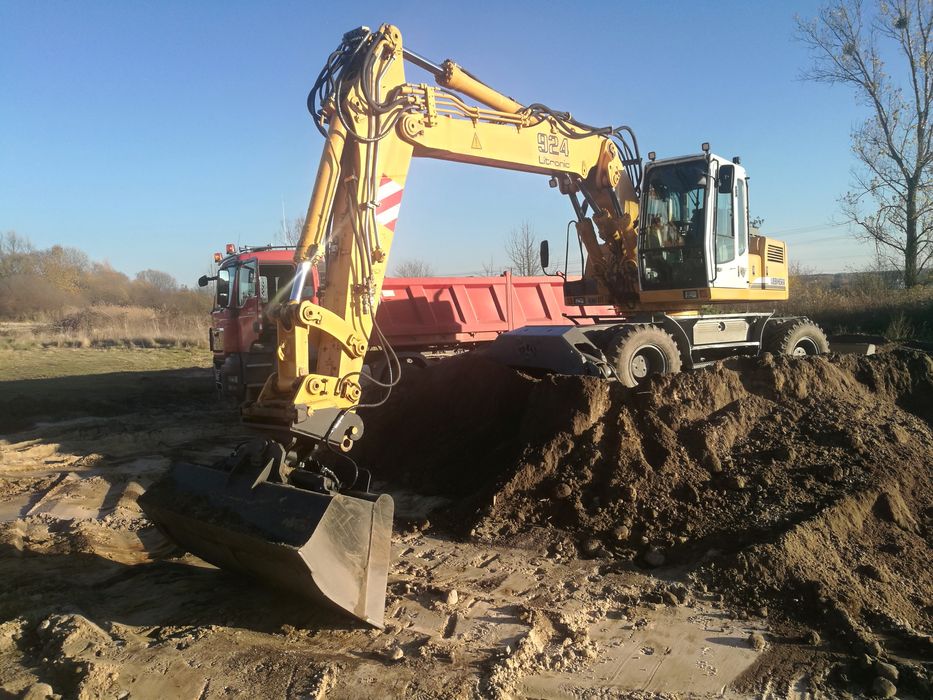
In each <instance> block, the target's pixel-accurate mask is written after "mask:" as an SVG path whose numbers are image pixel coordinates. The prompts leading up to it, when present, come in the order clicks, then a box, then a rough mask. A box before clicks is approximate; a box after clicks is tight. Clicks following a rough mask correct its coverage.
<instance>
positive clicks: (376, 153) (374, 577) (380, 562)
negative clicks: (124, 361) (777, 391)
mask: <svg viewBox="0 0 933 700" xmlns="http://www.w3.org/2000/svg"><path fill="white" fill-rule="evenodd" d="M406 63H409V64H412V65H414V66H416V67H417V68H419V69H422V70H423V71H426V72H427V73H428V74H430V75H431V76H432V77H433V79H434V81H435V83H436V85H429V84H425V83H417V84H416V83H409V82H407V81H406V78H405V65H406ZM308 106H309V110H310V111H311V113H312V115H313V117H314V119H315V123H316V125H317V126H318V128H319V129H320V131H321V133H322V134H323V135H324V136H325V137H326V142H325V145H324V149H323V153H322V155H321V161H320V165H319V167H318V172H317V179H316V181H315V184H314V190H313V192H312V195H311V201H310V205H309V207H308V214H307V218H306V220H305V226H304V229H303V231H302V234H301V240H300V241H299V243H298V246H297V250H296V252H295V261H296V264H297V274H296V276H295V279H294V282H293V284H292V287H291V293H290V296H289V298H288V299H287V300H285V301H284V302H282V303H281V304H280V305H278V306H277V307H276V308H275V310H274V312H273V317H274V320H275V323H276V325H277V337H278V340H277V348H276V356H277V357H276V359H277V368H276V372H275V373H274V374H273V375H272V376H270V378H269V379H268V381H267V382H266V384H265V386H264V387H263V389H262V391H261V392H260V394H259V396H258V398H257V399H256V400H255V401H253V402H251V403H247V404H245V405H244V406H243V407H242V409H241V414H242V419H243V422H244V424H245V425H247V426H249V427H250V428H253V429H255V430H257V431H258V432H259V435H260V436H259V437H257V438H256V439H255V440H252V441H249V442H247V443H245V444H243V445H241V446H239V447H238V448H237V449H236V450H235V451H234V452H233V454H232V455H231V456H230V457H229V458H227V459H225V460H223V461H222V462H220V463H218V464H214V465H210V466H200V465H194V464H176V465H173V467H172V468H171V470H170V471H169V473H168V474H167V475H166V476H165V477H164V478H163V479H162V480H161V481H159V482H158V483H156V484H155V485H153V487H152V488H151V489H149V491H148V492H147V493H146V494H145V495H144V496H143V497H142V498H141V499H140V503H141V505H142V507H143V508H144V510H145V512H146V513H147V515H148V516H149V517H150V519H152V520H153V521H154V522H155V523H156V524H157V525H158V526H159V527H160V528H161V529H162V530H163V531H164V532H165V533H166V534H167V535H168V536H169V537H170V538H171V539H172V540H174V541H175V542H176V543H177V544H178V545H180V546H181V547H182V548H184V549H186V550H187V551H190V552H192V553H194V554H197V555H198V556H200V557H201V558H203V559H205V560H206V561H208V562H211V563H213V564H215V565H217V566H220V567H222V568H225V569H230V570H233V571H239V572H243V573H246V574H250V575H253V576H257V577H259V578H261V579H263V580H265V581H267V582H269V583H272V584H274V585H276V586H279V587H280V588H284V589H286V590H289V591H292V592H294V593H297V594H299V595H305V596H312V597H316V598H318V599H321V600H324V601H327V602H328V603H330V604H333V605H336V606H337V607H339V608H341V609H343V610H345V611H346V612H348V613H350V614H351V615H353V616H355V617H357V618H359V619H360V620H364V621H366V622H368V623H370V624H372V625H375V626H381V625H382V623H383V612H384V604H385V589H386V581H387V575H388V568H389V559H390V541H391V531H392V517H393V502H392V499H391V497H390V496H388V495H386V494H381V495H379V494H374V493H371V492H370V484H369V480H370V477H369V474H368V473H367V472H366V471H365V470H363V469H361V468H359V467H358V465H357V464H356V463H355V462H354V460H353V459H352V457H351V455H350V451H351V448H352V447H353V444H354V442H355V441H357V440H358V439H359V438H360V437H361V436H362V434H363V423H362V420H361V418H360V416H359V415H358V414H357V412H356V411H357V409H358V408H360V407H361V401H362V397H363V389H364V388H365V387H366V384H367V383H369V384H371V385H372V386H373V387H374V389H375V392H374V393H378V392H379V391H381V392H383V394H385V393H387V392H388V391H390V390H391V387H392V386H393V385H394V384H396V383H397V382H398V379H399V375H400V372H401V366H400V363H399V362H398V359H397V358H396V357H395V356H394V354H393V353H392V350H391V347H390V346H389V344H388V343H387V342H386V340H385V338H384V336H383V334H382V332H381V331H380V329H379V326H378V324H377V323H376V321H375V317H376V309H377V307H378V304H379V299H380V293H381V287H382V282H383V278H384V276H385V274H386V270H387V266H388V262H389V256H390V251H391V248H392V240H393V238H394V235H395V224H396V220H397V219H398V213H399V207H400V204H401V201H402V196H403V193H404V190H405V185H406V180H407V176H408V168H409V165H410V163H411V160H412V158H413V157H419V158H437V159H442V160H448V161H456V162H459V163H464V164H468V165H481V166H487V167H492V168H503V169H507V170H517V171H522V172H527V173H535V174H539V175H544V176H546V177H547V178H548V182H549V184H550V186H551V187H553V188H556V189H557V190H559V192H560V193H561V194H563V195H565V196H567V197H568V199H569V200H570V203H571V206H572V209H573V212H574V215H575V226H576V237H577V239H578V245H579V247H580V249H581V256H582V257H583V258H585V261H586V262H585V266H584V267H583V269H582V271H581V272H582V275H579V276H578V277H579V278H578V279H575V278H574V277H577V276H575V275H570V274H569V272H568V270H567V269H566V268H565V270H564V272H563V273H562V274H564V277H565V283H564V290H565V296H566V298H567V301H568V303H569V304H572V305H576V306H578V307H580V308H584V309H585V308H586V307H587V306H593V305H611V307H613V308H615V310H616V313H615V314H614V315H612V316H611V317H599V318H595V319H590V323H588V324H587V325H585V326H584V325H580V326H570V327H567V326H560V327H540V326H539V327H527V328H523V329H519V330H517V331H513V332H511V333H507V334H504V335H502V336H500V338H499V340H497V341H496V342H495V343H494V344H493V347H492V348H490V354H491V355H492V356H494V357H498V358H500V359H501V360H502V361H504V362H506V363H508V364H511V365H513V366H518V367H525V368H529V369H540V370H548V371H557V372H565V373H571V374H591V375H596V376H603V377H606V378H607V379H611V380H618V381H621V382H623V383H624V384H627V385H629V386H634V385H636V384H638V383H639V382H640V381H643V380H644V379H645V378H646V377H647V376H649V375H651V374H656V373H668V372H676V371H678V370H680V369H681V368H693V367H699V366H702V365H703V364H704V363H708V362H712V361H715V360H717V359H721V358H723V357H726V356H729V355H735V354H751V355H754V354H758V353H759V352H762V351H766V350H768V351H772V352H779V353H788V354H798V355H800V354H816V353H820V352H826V351H827V350H828V345H827V342H826V338H825V336H824V335H823V333H822V331H820V329H819V328H818V327H817V326H815V325H814V324H812V323H811V322H809V321H808V320H806V319H801V318H775V317H774V316H773V314H772V313H768V312H744V313H722V314H711V313H708V310H709V308H710V307H711V306H712V305H716V304H730V305H733V306H736V305H745V304H746V303H747V302H776V301H780V300H784V299H786V298H787V293H788V284H787V282H788V279H787V278H788V275H787V251H786V247H785V245H784V243H782V242H780V241H777V240H773V239H769V238H765V237H763V236H760V235H757V234H756V233H755V232H754V230H753V229H751V228H750V226H749V218H748V185H747V182H748V178H747V175H746V173H745V170H744V168H743V167H742V165H741V164H740V161H739V159H738V158H733V159H724V158H721V157H719V156H717V155H714V154H712V153H710V151H709V147H708V145H707V144H703V147H702V149H701V152H699V153H697V154H695V155H690V156H686V157H681V158H670V159H665V160H658V159H656V158H655V155H654V153H649V154H648V161H647V163H643V159H642V158H641V154H640V151H639V148H638V144H637V141H636V139H635V134H634V132H633V131H632V130H631V129H630V128H629V127H627V126H621V127H616V128H612V127H606V128H596V127H592V126H589V125H587V124H584V123H582V122H580V121H577V120H576V119H575V118H574V117H573V116H571V114H570V113H568V112H560V111H557V110H554V109H551V108H549V107H547V106H545V105H542V104H529V105H523V104H521V103H519V102H517V101H515V100H513V99H512V98H510V97H507V96H506V95H504V94H502V93H500V92H498V91H496V90H494V89H493V88H491V87H489V86H488V85H486V84H484V83H482V82H481V81H479V80H478V79H477V78H475V77H474V76H473V75H471V74H470V73H469V72H467V71H466V70H464V69H463V68H462V67H460V66H459V65H457V64H456V63H454V62H452V61H449V60H448V61H445V62H443V63H441V64H435V63H433V62H432V61H429V60H427V59H426V58H424V57H422V56H420V55H418V54H416V53H414V52H412V51H410V50H409V49H407V48H405V47H404V46H403V44H402V36H401V33H400V32H399V30H398V29H397V28H396V27H394V26H392V25H388V24H386V25H383V26H381V27H379V29H378V30H376V31H371V30H369V29H368V28H365V27H363V28H359V29H356V30H354V31H351V32H349V33H347V34H346V35H344V37H343V40H342V41H341V43H340V45H339V46H338V47H337V49H336V50H335V51H334V52H333V53H332V54H331V55H330V56H329V57H328V59H327V62H326V64H325V66H324V68H323V69H322V71H321V73H320V75H319V76H318V78H317V81H316V82H315V84H314V87H313V89H312V91H311V93H310V95H309V97H308ZM643 165H644V167H643ZM568 244H569V240H568ZM541 256H542V264H543V265H544V267H547V266H548V262H549V260H548V257H549V256H548V249H547V245H546V244H544V245H542V250H541ZM322 261H325V262H326V267H327V273H326V288H325V289H324V290H323V291H322V292H321V293H320V294H319V297H318V302H319V303H315V302H314V301H313V300H311V299H309V298H308V295H307V294H306V293H305V286H306V282H307V281H308V280H309V275H310V270H311V269H312V267H313V266H315V265H318V264H320V263H321V262H322ZM603 308H605V306H603ZM370 345H374V346H378V347H380V348H382V350H383V352H384V353H385V355H386V363H387V365H388V372H387V374H382V375H381V376H382V378H383V379H385V377H386V376H387V377H388V380H387V381H381V380H377V379H375V378H374V377H373V376H371V375H370V374H369V373H366V372H364V367H363V358H364V356H365V355H366V352H367V349H368V348H369V347H370ZM369 393H370V392H367V395H368V394H369ZM383 400H384V399H383ZM370 405H372V404H370Z"/></svg>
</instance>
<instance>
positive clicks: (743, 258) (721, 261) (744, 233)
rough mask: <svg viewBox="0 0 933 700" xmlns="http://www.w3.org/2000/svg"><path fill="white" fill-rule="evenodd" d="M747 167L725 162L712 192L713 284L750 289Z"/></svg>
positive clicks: (729, 287)
mask: <svg viewBox="0 0 933 700" xmlns="http://www.w3.org/2000/svg"><path fill="white" fill-rule="evenodd" d="M745 180H746V178H745V169H744V168H742V167H740V166H738V165H735V164H733V163H721V164H720V165H719V168H718V173H717V177H716V180H715V184H716V187H715V189H714V190H713V191H712V192H711V199H712V200H713V202H712V203H713V207H712V209H713V212H712V214H713V224H712V229H711V234H712V235H711V236H710V238H711V241H710V243H711V246H710V247H711V248H712V250H711V251H710V252H711V253H712V260H713V264H712V266H711V267H712V273H713V274H712V276H711V286H713V287H720V288H727V289H747V288H748V190H747V185H746V181H745Z"/></svg>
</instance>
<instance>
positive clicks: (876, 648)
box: [868, 640, 884, 657]
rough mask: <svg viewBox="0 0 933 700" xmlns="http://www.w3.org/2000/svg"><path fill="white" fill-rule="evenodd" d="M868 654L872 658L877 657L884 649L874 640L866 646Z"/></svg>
mask: <svg viewBox="0 0 933 700" xmlns="http://www.w3.org/2000/svg"><path fill="white" fill-rule="evenodd" d="M868 653H869V654H871V655H872V656H874V657H878V656H881V655H882V654H883V653H884V648H883V647H882V646H881V644H880V643H879V642H878V640H875V641H873V642H872V643H871V644H869V645H868Z"/></svg>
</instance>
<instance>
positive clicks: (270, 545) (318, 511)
mask: <svg viewBox="0 0 933 700" xmlns="http://www.w3.org/2000/svg"><path fill="white" fill-rule="evenodd" d="M139 504H140V506H141V507H142V509H143V511H144V512H145V513H146V516H147V517H148V518H149V519H150V520H152V521H153V522H154V523H155V524H156V525H157V526H158V527H159V528H160V529H161V530H162V531H163V532H164V533H165V534H166V535H167V536H168V537H169V539H171V540H172V541H174V542H175V543H176V544H177V545H179V546H180V547H181V548H183V549H185V550H187V551H189V552H191V553H192V554H195V555H197V556H199V557H200V558H202V559H204V560H205V561H207V562H210V563H211V564H214V565H215V566H218V567H220V568H222V569H225V570H228V571H237V572H241V573H244V574H247V575H250V576H255V577H257V578H259V579H261V580H263V581H265V582H267V583H269V584H271V585H273V586H276V587H279V588H282V589H285V590H288V591H292V592H294V593H297V594H298V595H301V596H305V597H308V598H312V599H316V600H319V601H324V602H326V603H328V604H330V605H335V606H337V607H338V608H340V609H342V610H344V611H346V612H348V613H350V614H351V615H353V616H354V617H356V618H358V619H360V620H363V621H365V622H367V623H369V624H371V625H373V626H375V627H382V625H383V617H384V613H385V591H386V579H387V577H388V571H389V554H390V551H389V550H390V546H391V537H392V513H393V502H392V498H391V497H390V496H388V495H386V494H382V495H378V496H377V495H375V494H356V493H354V495H352V496H351V495H346V494H339V493H337V494H329V493H324V492H318V491H315V490H308V489H304V488H297V487H295V486H291V485H286V484H281V483H274V482H270V481H266V480H264V479H262V478H260V479H255V478H253V477H251V476H250V475H246V474H244V475H240V474H236V473H231V472H230V471H225V470H224V469H218V468H213V467H205V466H200V465H195V464H175V465H173V466H172V467H171V469H170V471H169V473H168V474H167V475H166V476H165V477H164V478H163V479H161V480H160V481H159V482H157V483H155V484H153V486H152V487H150V488H149V489H148V490H147V491H146V493H144V494H143V495H142V496H141V497H140V499H139Z"/></svg>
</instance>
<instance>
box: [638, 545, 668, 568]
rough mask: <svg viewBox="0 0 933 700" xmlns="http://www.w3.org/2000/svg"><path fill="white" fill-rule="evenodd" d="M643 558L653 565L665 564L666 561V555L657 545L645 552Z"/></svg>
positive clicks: (649, 564)
mask: <svg viewBox="0 0 933 700" xmlns="http://www.w3.org/2000/svg"><path fill="white" fill-rule="evenodd" d="M643 559H644V560H645V563H646V564H647V565H648V566H651V567H657V566H663V565H664V562H665V558H664V555H663V554H662V553H661V550H659V549H658V548H657V547H652V548H651V549H649V550H648V551H647V552H645V554H644V557H643Z"/></svg>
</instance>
